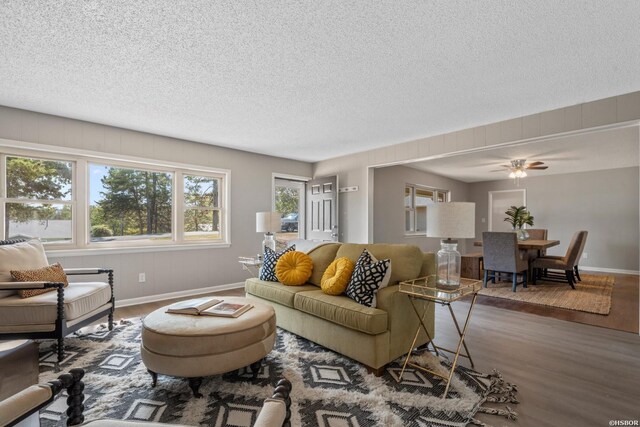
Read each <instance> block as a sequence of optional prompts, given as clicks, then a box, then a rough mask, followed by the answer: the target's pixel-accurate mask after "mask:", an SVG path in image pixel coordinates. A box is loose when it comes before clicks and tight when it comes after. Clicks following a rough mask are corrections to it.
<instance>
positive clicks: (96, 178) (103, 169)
mask: <svg viewBox="0 0 640 427" xmlns="http://www.w3.org/2000/svg"><path fill="white" fill-rule="evenodd" d="M108 172H109V167H108V166H104V165H93V164H92V165H90V166H89V181H90V182H89V189H90V194H89V204H90V205H91V206H95V205H96V204H97V203H98V201H99V200H100V199H101V198H102V195H101V194H100V192H101V191H104V187H103V186H102V178H103V177H105V176H106V175H107V173H108Z"/></svg>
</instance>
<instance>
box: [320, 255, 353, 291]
mask: <svg viewBox="0 0 640 427" xmlns="http://www.w3.org/2000/svg"><path fill="white" fill-rule="evenodd" d="M354 267H355V264H354V262H353V261H351V260H350V259H349V258H347V257H346V256H344V257H341V258H338V259H336V260H334V261H333V262H332V263H331V264H329V267H327V269H326V270H325V271H324V274H323V275H322V281H321V282H320V287H321V288H322V292H324V293H325V294H328V295H341V294H343V293H344V291H345V290H346V289H347V285H348V284H349V279H351V274H353V268H354Z"/></svg>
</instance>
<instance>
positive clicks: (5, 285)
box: [0, 282, 64, 291]
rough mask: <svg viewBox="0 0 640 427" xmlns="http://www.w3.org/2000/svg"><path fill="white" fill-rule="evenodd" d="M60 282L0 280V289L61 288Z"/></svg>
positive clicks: (62, 285) (62, 284)
mask: <svg viewBox="0 0 640 427" xmlns="http://www.w3.org/2000/svg"><path fill="white" fill-rule="evenodd" d="M62 287H64V283H62V282H0V291H20V290H24V289H47V288H62Z"/></svg>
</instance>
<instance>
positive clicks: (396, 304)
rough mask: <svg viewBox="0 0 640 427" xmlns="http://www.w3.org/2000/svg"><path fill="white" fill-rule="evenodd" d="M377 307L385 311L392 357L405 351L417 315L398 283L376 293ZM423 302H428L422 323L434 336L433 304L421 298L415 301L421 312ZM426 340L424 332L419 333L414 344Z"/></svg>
mask: <svg viewBox="0 0 640 427" xmlns="http://www.w3.org/2000/svg"><path fill="white" fill-rule="evenodd" d="M377 301H378V307H377V308H379V309H381V310H384V311H386V312H387V316H388V319H389V320H388V321H389V332H390V338H389V339H390V351H391V352H392V357H393V356H395V355H396V354H397V355H401V354H404V353H406V352H407V350H408V349H409V345H410V344H411V342H412V340H413V337H414V335H415V333H416V329H417V328H418V324H419V320H418V316H416V313H415V311H414V309H413V306H412V304H411V301H410V300H409V296H408V295H407V294H405V293H402V292H400V286H399V285H392V286H387V287H386V288H382V289H380V290H379V291H378V295H377ZM423 304H429V307H427V312H426V314H425V317H424V323H425V325H426V327H427V329H428V330H429V335H430V336H431V339H433V338H434V335H435V328H434V313H435V310H434V304H433V303H429V302H427V301H424V300H421V301H417V302H416V306H417V308H418V310H419V312H420V314H422V312H423V308H424V307H423ZM426 341H427V337H426V335H425V334H424V332H422V333H421V335H420V337H419V338H418V342H417V343H416V345H422V344H424V343H425V342H426Z"/></svg>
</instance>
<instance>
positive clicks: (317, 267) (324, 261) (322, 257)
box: [307, 243, 341, 286]
mask: <svg viewBox="0 0 640 427" xmlns="http://www.w3.org/2000/svg"><path fill="white" fill-rule="evenodd" d="M340 246H341V244H340V243H326V244H323V245H321V246H318V247H316V248H314V249H313V250H311V251H309V252H308V253H307V255H309V256H310V257H311V260H312V261H313V272H312V273H311V277H310V278H309V283H313V284H314V285H316V286H322V275H323V274H324V272H325V271H326V270H327V267H329V264H331V263H332V262H333V260H335V259H336V252H338V248H340Z"/></svg>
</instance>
